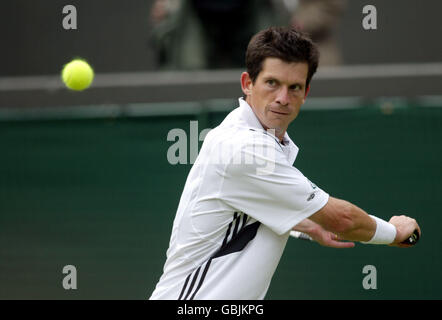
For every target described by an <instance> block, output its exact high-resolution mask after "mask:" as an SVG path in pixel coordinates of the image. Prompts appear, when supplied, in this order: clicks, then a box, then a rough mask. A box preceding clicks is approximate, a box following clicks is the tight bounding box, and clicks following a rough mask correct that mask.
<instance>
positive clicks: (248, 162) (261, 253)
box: [150, 98, 329, 300]
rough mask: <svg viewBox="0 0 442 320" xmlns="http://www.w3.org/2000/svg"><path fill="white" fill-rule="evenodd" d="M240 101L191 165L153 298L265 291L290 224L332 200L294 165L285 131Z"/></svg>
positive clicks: (231, 296)
mask: <svg viewBox="0 0 442 320" xmlns="http://www.w3.org/2000/svg"><path fill="white" fill-rule="evenodd" d="M239 103H240V106H239V107H238V108H236V109H235V110H233V111H232V112H231V113H230V114H229V115H227V117H226V118H225V119H224V121H223V122H222V123H221V124H220V125H219V126H218V127H216V128H215V129H213V130H211V131H210V132H209V133H208V134H207V136H206V138H205V140H204V143H203V146H202V148H201V151H200V153H199V155H198V157H197V159H196V161H195V163H194V165H193V167H192V169H191V170H190V172H189V175H188V178H187V181H186V184H185V186H184V190H183V193H182V195H181V199H180V203H179V206H178V210H177V213H176V216H175V220H174V222H173V228H172V235H171V238H170V243H169V249H168V250H167V260H166V263H165V265H164V269H163V274H162V276H161V278H160V280H159V282H158V284H157V285H156V288H155V290H154V292H153V293H152V296H151V297H150V299H173V300H175V299H180V300H188V299H216V300H218V299H219V300H243V299H251V300H255V299H264V297H265V294H266V292H267V290H268V287H269V285H270V281H271V279H272V276H273V274H274V272H275V270H276V267H277V266H278V263H279V260H280V258H281V255H282V252H283V251H284V248H285V245H286V243H287V239H288V237H289V233H290V230H291V229H292V228H293V227H294V226H295V225H296V224H298V223H299V222H301V221H302V220H303V219H305V218H308V217H309V216H310V215H312V214H313V213H315V212H317V211H318V210H320V209H321V208H322V207H323V206H324V205H325V204H326V203H327V201H328V198H329V195H328V194H327V193H325V192H324V191H323V190H321V189H320V188H319V187H317V186H316V185H315V184H313V183H311V182H310V181H309V180H308V179H307V178H306V177H305V176H304V175H303V174H302V173H301V172H300V171H299V170H298V169H296V168H295V167H293V163H294V161H295V159H296V156H297V154H298V150H299V149H298V147H297V146H296V145H295V144H294V143H293V141H292V140H291V139H290V137H289V136H288V134H287V133H285V136H284V138H283V143H280V142H279V140H278V139H277V138H276V137H275V136H274V135H272V134H271V133H269V132H266V131H265V130H264V129H263V127H262V125H261V124H260V122H259V120H258V118H257V117H256V116H255V113H254V112H253V110H252V108H251V107H250V106H249V105H248V103H247V102H245V101H244V100H243V99H242V98H241V99H239Z"/></svg>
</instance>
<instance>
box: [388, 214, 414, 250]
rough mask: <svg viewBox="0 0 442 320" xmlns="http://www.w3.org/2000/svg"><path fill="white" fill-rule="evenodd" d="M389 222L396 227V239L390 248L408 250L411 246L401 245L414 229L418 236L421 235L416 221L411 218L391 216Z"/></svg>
mask: <svg viewBox="0 0 442 320" xmlns="http://www.w3.org/2000/svg"><path fill="white" fill-rule="evenodd" d="M389 222H390V223H391V224H392V225H394V226H395V227H396V238H395V239H394V241H393V243H392V244H390V245H391V246H395V247H400V248H409V247H411V245H409V244H403V243H402V242H403V241H405V240H407V239H408V237H409V236H411V235H412V233H413V232H414V230H416V229H417V230H418V232H419V236H420V235H421V229H420V227H419V225H418V224H417V222H416V220H414V219H413V218H410V217H407V216H404V215H402V216H393V217H391V219H390V221H389Z"/></svg>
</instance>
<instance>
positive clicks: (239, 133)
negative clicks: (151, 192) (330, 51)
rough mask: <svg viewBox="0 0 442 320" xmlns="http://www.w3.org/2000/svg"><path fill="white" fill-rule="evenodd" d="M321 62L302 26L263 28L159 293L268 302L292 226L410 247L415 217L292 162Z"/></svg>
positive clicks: (193, 190) (194, 183) (175, 235)
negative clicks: (330, 189)
mask: <svg viewBox="0 0 442 320" xmlns="http://www.w3.org/2000/svg"><path fill="white" fill-rule="evenodd" d="M317 65H318V51H317V48H316V46H315V45H314V44H313V43H312V42H311V40H310V39H309V38H307V37H306V36H305V35H303V34H301V33H299V32H298V31H297V30H295V29H293V28H269V29H266V30H263V31H261V32H259V33H258V34H256V35H255V36H254V37H253V38H252V39H251V41H250V43H249V45H248V48H247V52H246V67H247V72H244V73H242V75H241V87H242V90H243V93H244V98H240V99H239V107H238V108H236V109H235V110H233V111H232V112H231V113H230V114H229V115H227V117H226V118H225V119H224V121H223V122H222V123H221V124H220V125H219V126H218V127H217V128H215V129H213V130H212V131H210V132H209V134H208V135H207V136H206V139H205V141H204V144H203V146H202V148H201V151H200V153H199V155H198V158H197V159H196V162H195V164H194V165H193V167H192V169H191V170H190V173H189V176H188V178H187V181H186V184H185V186H184V190H183V193H182V196H181V199H180V203H179V206H178V210H177V214H176V217H175V220H174V223H173V229H172V235H171V239H170V244H169V249H168V251H167V260H166V263H165V265H164V272H163V274H162V276H161V278H160V280H159V282H158V284H157V285H156V288H155V290H154V292H153V293H152V296H151V297H150V299H180V300H191V299H228V300H230V299H231V300H235V299H264V297H265V295H266V292H267V290H268V288H269V285H270V282H271V279H272V276H273V274H274V272H275V270H276V267H277V266H278V263H279V261H280V258H281V255H282V253H283V251H284V248H285V245H286V243H287V239H288V238H289V234H290V231H291V230H296V231H300V232H303V233H306V234H308V235H309V236H310V237H312V238H313V239H314V240H316V241H317V242H319V243H320V244H322V245H324V246H330V247H335V248H350V247H353V246H354V245H355V244H354V242H355V241H359V242H363V243H366V244H378V245H391V246H398V247H406V246H407V245H404V244H401V242H403V241H404V240H405V239H407V237H409V236H410V235H411V234H412V233H413V231H414V230H415V229H417V230H419V233H420V229H419V226H418V224H417V223H416V221H415V220H414V219H412V218H409V217H406V216H394V217H392V218H391V219H390V221H389V222H387V221H384V220H382V219H380V218H378V217H376V216H373V215H369V214H367V213H366V212H365V211H363V210H362V209H360V208H358V207H357V206H356V205H354V204H351V203H350V202H348V201H345V200H340V199H337V198H334V197H332V196H329V194H328V193H327V192H325V191H324V190H322V189H321V188H320V187H318V186H317V185H315V184H314V183H312V182H310V181H309V179H308V178H306V177H305V176H304V175H303V174H302V173H301V172H300V171H299V170H298V169H296V168H295V167H294V166H293V163H294V161H295V159H296V156H297V154H298V150H299V149H298V147H297V146H296V145H295V143H294V142H293V141H292V140H291V139H290V137H289V136H288V134H287V132H286V130H287V128H288V126H289V124H290V123H291V122H292V121H293V120H294V119H295V118H296V116H297V115H298V113H299V110H300V108H301V106H302V104H303V103H304V101H305V99H306V97H307V94H308V92H309V88H310V81H311V79H312V77H313V75H314V73H315V72H316V69H317Z"/></svg>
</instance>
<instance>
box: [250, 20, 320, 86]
mask: <svg viewBox="0 0 442 320" xmlns="http://www.w3.org/2000/svg"><path fill="white" fill-rule="evenodd" d="M269 57H272V58H278V59H281V60H283V61H284V62H288V63H290V62H306V63H307V64H308V74H307V82H306V88H307V87H308V86H309V84H310V81H311V79H312V77H313V75H314V74H315V72H316V69H317V68H318V62H319V51H318V48H317V47H316V45H315V44H314V43H313V42H312V40H311V39H310V38H309V37H308V36H307V35H306V34H303V33H302V32H300V31H299V30H297V29H295V28H294V27H270V28H268V29H265V30H262V31H260V32H258V33H257V34H256V35H254V36H253V37H252V39H251V40H250V42H249V45H248V47H247V51H246V68H247V73H248V74H249V76H250V78H251V79H252V82H253V83H254V82H255V80H256V78H258V75H259V73H260V72H261V70H262V64H263V61H264V60H265V59H266V58H269Z"/></svg>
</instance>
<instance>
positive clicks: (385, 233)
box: [361, 215, 397, 244]
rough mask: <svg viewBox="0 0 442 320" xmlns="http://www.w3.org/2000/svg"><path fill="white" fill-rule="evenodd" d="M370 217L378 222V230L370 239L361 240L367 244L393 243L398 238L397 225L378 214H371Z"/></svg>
mask: <svg viewBox="0 0 442 320" xmlns="http://www.w3.org/2000/svg"><path fill="white" fill-rule="evenodd" d="M370 217H371V218H372V219H373V220H374V221H375V222H376V231H375V233H374V235H373V237H372V238H371V239H370V240H369V241H361V242H362V243H365V244H392V243H393V242H394V240H395V239H396V233H397V230H396V227H395V226H394V225H393V224H391V223H389V222H387V221H385V220H382V219H380V218H378V217H376V216H372V215H370Z"/></svg>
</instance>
